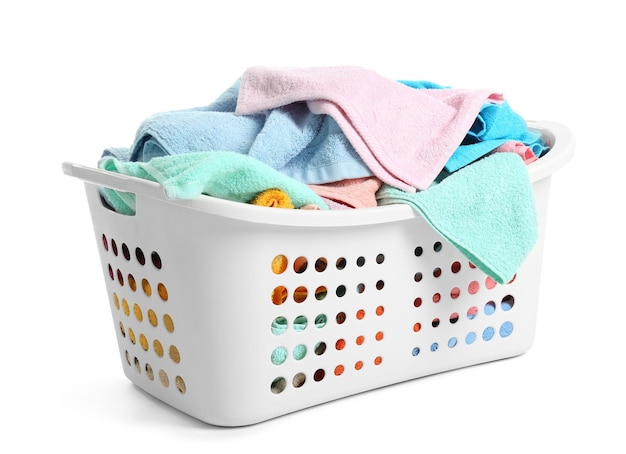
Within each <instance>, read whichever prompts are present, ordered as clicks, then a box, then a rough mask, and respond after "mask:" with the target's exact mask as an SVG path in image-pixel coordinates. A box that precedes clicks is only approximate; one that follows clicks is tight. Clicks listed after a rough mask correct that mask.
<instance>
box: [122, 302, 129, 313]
mask: <svg viewBox="0 0 626 454" xmlns="http://www.w3.org/2000/svg"><path fill="white" fill-rule="evenodd" d="M122 310H123V311H124V315H125V316H126V317H128V316H130V306H129V305H128V301H126V298H122Z"/></svg>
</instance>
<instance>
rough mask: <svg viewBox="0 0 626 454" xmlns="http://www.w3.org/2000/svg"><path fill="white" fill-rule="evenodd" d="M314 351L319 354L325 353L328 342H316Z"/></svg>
mask: <svg viewBox="0 0 626 454" xmlns="http://www.w3.org/2000/svg"><path fill="white" fill-rule="evenodd" d="M313 352H314V353H315V354H316V355H317V356H321V355H323V354H324V353H325V352H326V342H318V343H317V344H315V348H314V349H313Z"/></svg>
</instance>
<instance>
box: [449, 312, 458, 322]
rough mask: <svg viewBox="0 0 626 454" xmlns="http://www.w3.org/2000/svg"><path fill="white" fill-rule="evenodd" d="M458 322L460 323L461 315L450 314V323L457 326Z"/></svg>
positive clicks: (456, 313)
mask: <svg viewBox="0 0 626 454" xmlns="http://www.w3.org/2000/svg"><path fill="white" fill-rule="evenodd" d="M458 321H459V313H458V312H452V313H451V314H450V323H452V324H455V323H456V322H458Z"/></svg>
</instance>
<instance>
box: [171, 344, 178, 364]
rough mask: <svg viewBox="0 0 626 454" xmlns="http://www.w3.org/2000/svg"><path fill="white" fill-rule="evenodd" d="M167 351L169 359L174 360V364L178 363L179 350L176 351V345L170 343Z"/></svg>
mask: <svg viewBox="0 0 626 454" xmlns="http://www.w3.org/2000/svg"><path fill="white" fill-rule="evenodd" d="M169 353H170V359H171V360H172V361H174V362H175V363H176V364H178V363H180V352H179V351H178V348H177V347H176V345H170V350H169Z"/></svg>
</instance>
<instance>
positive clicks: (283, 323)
mask: <svg viewBox="0 0 626 454" xmlns="http://www.w3.org/2000/svg"><path fill="white" fill-rule="evenodd" d="M285 331H287V319H286V318H285V317H276V318H275V319H274V320H273V321H272V334H274V335H275V336H280V335H281V334H284V333H285Z"/></svg>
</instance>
